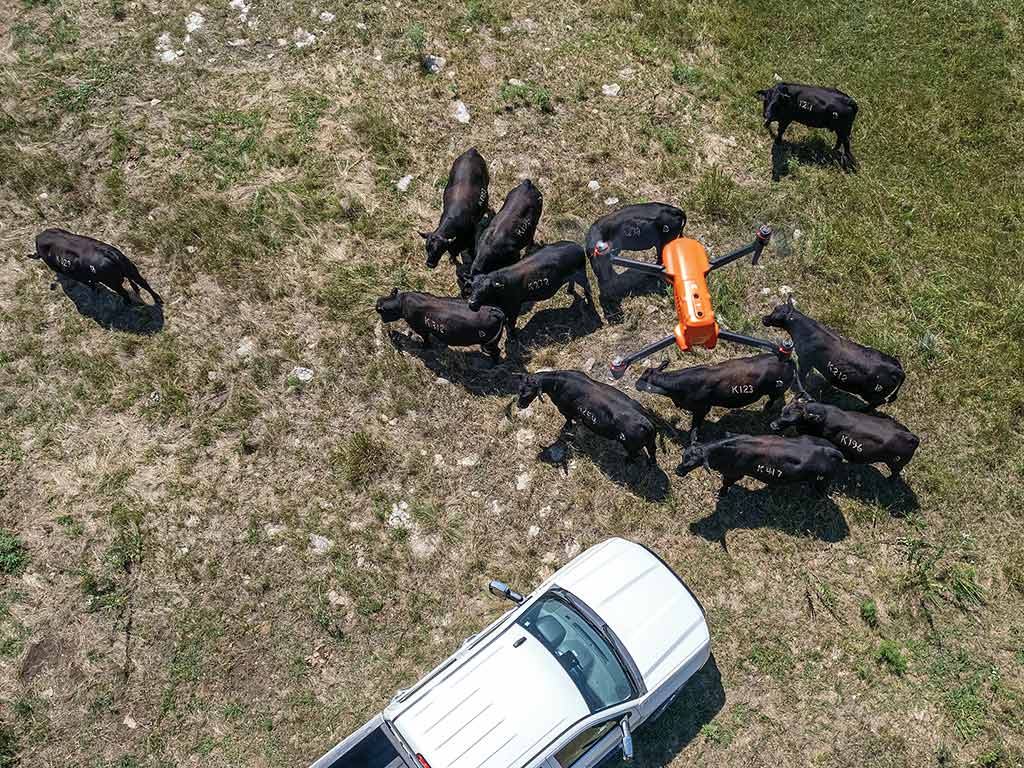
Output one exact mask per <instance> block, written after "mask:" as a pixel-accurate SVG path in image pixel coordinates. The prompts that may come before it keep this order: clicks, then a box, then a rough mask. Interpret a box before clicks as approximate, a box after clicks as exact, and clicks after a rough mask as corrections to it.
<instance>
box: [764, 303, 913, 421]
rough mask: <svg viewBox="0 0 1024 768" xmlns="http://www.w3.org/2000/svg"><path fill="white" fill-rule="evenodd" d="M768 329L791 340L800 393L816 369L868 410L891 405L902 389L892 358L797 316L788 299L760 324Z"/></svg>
mask: <svg viewBox="0 0 1024 768" xmlns="http://www.w3.org/2000/svg"><path fill="white" fill-rule="evenodd" d="M763 322H764V324H765V325H767V326H773V327H775V328H784V329H785V330H786V332H788V333H789V335H790V336H791V337H793V346H794V347H795V348H796V354H797V357H798V358H799V363H800V365H799V369H800V373H799V376H798V378H797V381H798V383H799V387H800V389H801V390H802V391H803V392H804V393H806V391H807V376H808V374H810V372H811V370H812V369H814V368H816V369H817V370H818V372H819V373H821V375H822V376H824V377H825V380H826V381H827V382H828V383H830V384H831V385H832V386H833V387H836V388H837V389H841V390H843V391H845V392H851V393H853V394H855V395H857V396H858V397H860V398H861V399H863V400H864V401H865V402H867V404H868V410H873V409H875V408H877V407H878V406H879V405H881V404H882V403H891V402H892V401H893V400H895V399H896V395H897V393H898V392H899V390H900V387H901V386H903V379H904V378H905V377H906V374H904V372H903V366H902V365H900V361H899V360H897V359H896V358H895V357H893V356H892V355H887V354H885V353H884V352H879V351H878V350H877V349H872V348H871V347H865V346H862V345H860V344H857V343H856V342H853V341H850V340H848V339H844V338H843V337H842V336H839V335H838V334H837V333H836V332H835V331H833V330H832V329H831V328H828V327H826V326H824V325H822V324H821V323H819V322H817V321H816V320H813V319H811V318H810V317H808V316H807V315H805V314H803V313H802V312H800V311H799V310H798V309H797V308H796V307H794V306H793V297H792V296H791V297H790V298H789V300H788V301H787V302H786V303H785V304H779V306H777V307H775V309H773V310H772V312H771V314H769V315H766V316H765V317H764V320H763Z"/></svg>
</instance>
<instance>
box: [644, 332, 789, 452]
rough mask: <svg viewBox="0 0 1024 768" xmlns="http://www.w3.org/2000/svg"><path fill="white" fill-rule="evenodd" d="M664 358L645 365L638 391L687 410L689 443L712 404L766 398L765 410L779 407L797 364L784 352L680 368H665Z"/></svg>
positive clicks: (728, 404) (733, 404)
mask: <svg viewBox="0 0 1024 768" xmlns="http://www.w3.org/2000/svg"><path fill="white" fill-rule="evenodd" d="M667 365H668V361H667V360H666V361H665V362H664V363H662V364H661V365H660V366H658V367H657V368H648V369H647V370H646V371H644V372H643V374H641V376H640V378H639V379H638V380H637V382H636V388H637V389H639V390H640V391H641V392H650V393H651V394H654V395H665V396H666V397H668V398H670V399H671V400H672V403H673V405H675V406H676V408H682V409H683V410H684V411H690V413H691V414H693V421H692V425H691V427H690V444H691V445H693V444H695V443H696V442H697V430H698V429H699V428H700V427H701V425H703V423H704V419H705V418H707V415H708V413H710V412H711V409H712V408H713V407H714V406H721V407H724V408H743V407H744V406H747V405H750V404H751V403H755V402H757V401H758V400H760V399H761V398H762V397H767V398H768V402H767V403H765V406H764V408H765V410H766V411H767V410H768V409H769V408H772V407H778V408H781V407H782V406H783V404H784V403H785V398H784V395H785V393H786V391H787V390H788V389H789V388H790V387H791V386H792V385H793V377H794V375H795V373H796V366H795V365H794V364H793V361H792V360H791V359H790V357H789V355H788V354H786V353H783V352H778V353H772V352H768V353H765V354H763V355H754V356H752V357H744V358H740V359H737V360H727V361H725V362H724V363H718V364H717V365H695V366H692V367H690V368H683V369H682V370H680V371H665V366H667Z"/></svg>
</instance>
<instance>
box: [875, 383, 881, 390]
mask: <svg viewBox="0 0 1024 768" xmlns="http://www.w3.org/2000/svg"><path fill="white" fill-rule="evenodd" d="M881 391H882V385H881V384H875V392H881Z"/></svg>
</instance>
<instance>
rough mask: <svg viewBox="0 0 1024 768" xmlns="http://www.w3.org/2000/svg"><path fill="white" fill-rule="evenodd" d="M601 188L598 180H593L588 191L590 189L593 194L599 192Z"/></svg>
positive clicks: (588, 185) (588, 186)
mask: <svg viewBox="0 0 1024 768" xmlns="http://www.w3.org/2000/svg"><path fill="white" fill-rule="evenodd" d="M600 188H601V185H600V184H599V183H598V181H597V179H591V180H590V183H589V184H587V189H589V190H590V191H591V192H597V190H599V189H600Z"/></svg>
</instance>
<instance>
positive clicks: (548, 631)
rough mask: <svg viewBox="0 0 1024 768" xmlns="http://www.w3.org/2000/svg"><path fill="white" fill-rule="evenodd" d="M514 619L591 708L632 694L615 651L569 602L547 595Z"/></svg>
mask: <svg viewBox="0 0 1024 768" xmlns="http://www.w3.org/2000/svg"><path fill="white" fill-rule="evenodd" d="M517 623H518V624H519V625H520V626H522V627H523V628H524V629H526V630H527V631H528V632H529V633H530V634H531V635H533V636H534V637H535V638H537V639H538V640H540V642H541V644H542V645H543V646H544V647H545V648H547V649H548V650H549V651H551V653H552V654H553V655H554V657H555V658H556V659H557V660H558V663H559V664H561V665H562V668H563V669H565V671H566V672H567V673H568V674H569V677H570V678H571V679H572V681H573V683H575V685H576V687H577V688H578V689H579V692H580V694H581V695H582V696H583V698H584V700H585V701H586V702H587V706H588V707H589V708H590V711H591V712H597V711H599V710H602V709H605V708H607V707H611V706H614V705H616V704H621V703H622V702H623V701H626V699H628V698H630V697H631V696H632V695H633V687H632V685H631V684H630V682H629V675H628V674H627V673H626V670H625V669H624V668H623V666H622V664H621V662H620V661H619V658H618V656H617V655H616V654H615V651H614V650H613V649H612V647H611V646H610V645H609V644H608V642H607V641H606V640H605V639H604V638H603V637H602V636H601V634H600V633H599V632H598V631H597V630H596V629H594V627H593V626H591V624H590V623H589V622H588V621H587V620H586V619H584V618H583V616H581V615H580V613H579V612H578V611H576V609H575V608H573V607H572V606H570V605H569V604H568V603H566V602H564V601H563V600H561V599H559V598H558V597H555V596H554V595H546V596H544V597H542V598H541V599H540V600H538V601H537V602H536V603H534V604H533V605H532V606H530V608H529V609H528V610H527V611H526V613H524V614H523V615H522V617H521V618H520V619H519V621H518V622H517Z"/></svg>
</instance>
